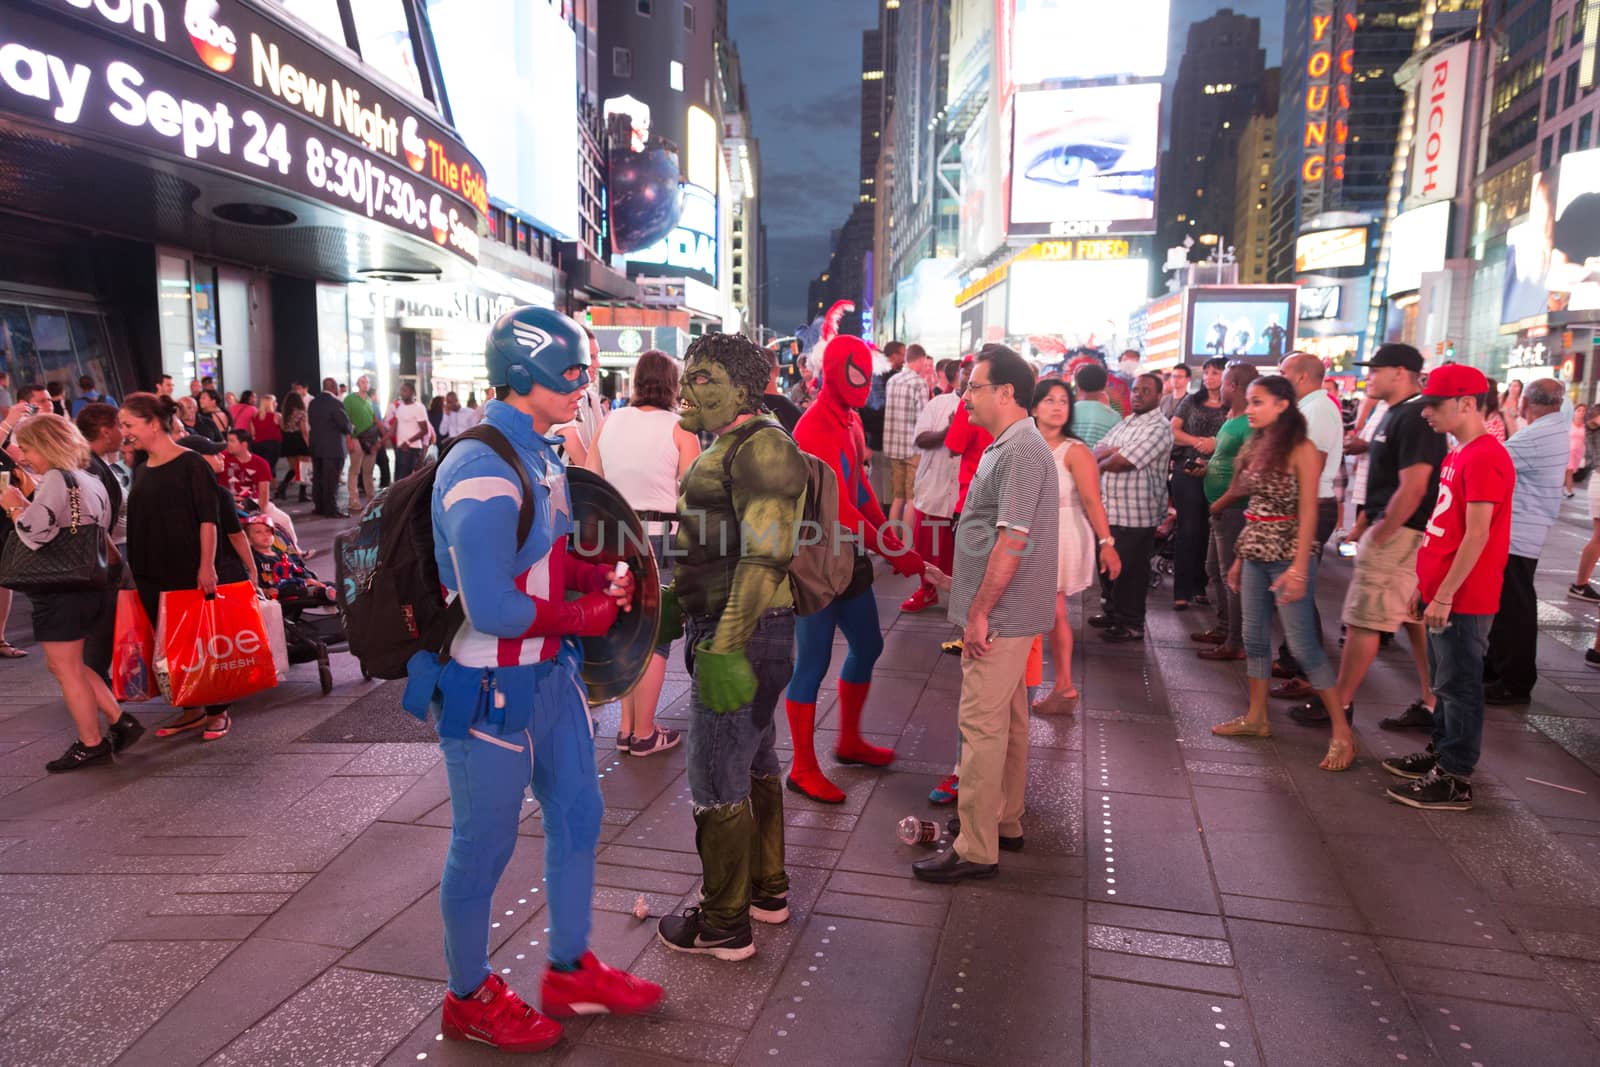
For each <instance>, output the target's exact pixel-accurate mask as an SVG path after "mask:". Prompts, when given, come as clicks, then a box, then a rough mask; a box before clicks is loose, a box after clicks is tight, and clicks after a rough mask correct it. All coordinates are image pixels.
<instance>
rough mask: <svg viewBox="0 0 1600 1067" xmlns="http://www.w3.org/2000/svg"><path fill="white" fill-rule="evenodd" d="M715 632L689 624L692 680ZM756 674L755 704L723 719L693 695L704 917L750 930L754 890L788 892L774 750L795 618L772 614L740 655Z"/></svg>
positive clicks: (691, 745)
mask: <svg viewBox="0 0 1600 1067" xmlns="http://www.w3.org/2000/svg"><path fill="white" fill-rule="evenodd" d="M715 631H716V620H715V619H711V618H707V617H704V616H689V617H687V618H685V619H684V637H685V644H686V646H687V648H688V652H687V653H686V655H687V657H689V658H690V664H689V671H690V673H691V674H693V673H694V662H693V659H692V657H693V654H694V651H693V650H694V647H695V646H696V645H698V644H699V643H700V642H702V641H707V640H709V639H710V638H711V635H712V634H713V633H714V632H715ZM744 652H745V655H746V656H747V657H748V658H749V660H750V667H751V669H752V670H753V671H754V672H755V676H756V695H755V697H754V698H753V699H752V700H751V701H750V703H748V704H746V705H744V706H743V707H741V708H737V709H735V710H733V711H730V712H728V713H726V714H722V715H719V714H717V713H716V712H714V711H711V710H710V709H708V708H706V707H705V705H703V704H701V703H700V694H699V689H698V688H695V689H693V690H692V691H691V695H690V698H689V739H688V742H687V744H686V745H685V747H686V748H687V749H688V752H689V768H688V770H689V795H690V797H691V799H692V800H693V801H694V821H695V846H696V850H697V851H698V852H699V853H700V864H701V867H702V875H703V878H704V889H703V891H702V897H701V912H702V915H703V918H704V920H705V922H706V923H708V924H709V925H710V926H712V927H714V928H717V929H721V930H728V929H740V928H743V927H744V926H746V925H748V923H749V921H750V920H749V907H750V896H751V893H752V892H754V893H755V894H757V895H759V896H763V897H781V896H783V895H784V894H786V893H787V892H788V891H789V876H788V873H787V872H786V870H785V868H784V862H783V779H782V777H781V775H782V774H783V765H782V764H781V763H780V762H779V761H778V753H777V750H776V748H775V747H774V743H775V741H776V736H777V730H776V727H775V726H774V724H773V714H774V712H775V711H776V710H777V706H778V700H779V699H780V698H781V697H782V696H783V691H784V688H785V687H786V686H787V685H788V684H789V675H790V674H791V673H792V671H793V669H794V612H793V611H792V610H790V609H787V608H785V609H782V610H779V611H769V612H767V613H766V614H765V615H763V616H762V617H761V620H760V622H758V623H757V624H756V629H755V633H753V634H751V635H750V640H749V642H748V643H747V644H746V645H745V648H744Z"/></svg>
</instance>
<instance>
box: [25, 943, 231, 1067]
mask: <svg viewBox="0 0 1600 1067" xmlns="http://www.w3.org/2000/svg"><path fill="white" fill-rule="evenodd" d="M232 949H233V943H231V942H227V941H128V942H120V943H116V944H110V945H107V946H105V947H104V948H102V949H101V950H100V951H99V952H97V953H96V954H95V955H94V956H92V957H90V958H89V959H88V960H86V961H85V962H84V963H83V964H82V965H81V966H79V967H76V968H74V969H73V970H72V971H70V972H68V973H65V974H58V975H56V976H55V979H54V981H52V982H51V983H50V985H48V986H45V987H43V988H41V989H38V990H35V995H34V996H33V997H31V998H30V1000H31V1002H32V1003H31V1004H30V1006H29V1007H27V1008H24V1009H23V1010H22V1011H20V1012H18V1013H17V1014H16V1015H13V1016H11V1017H10V1018H9V1019H7V1020H6V1023H5V1030H6V1041H5V1046H6V1051H5V1056H6V1059H7V1060H8V1061H10V1062H14V1063H19V1064H20V1063H63V1064H68V1063H70V1064H84V1065H89V1064H106V1063H111V1062H112V1061H113V1060H115V1059H116V1058H117V1057H118V1056H119V1055H121V1053H122V1051H123V1050H124V1049H126V1048H127V1047H128V1046H129V1045H130V1044H132V1043H133V1041H134V1040H135V1039H136V1038H137V1037H138V1036H139V1034H140V1033H142V1032H143V1031H144V1030H145V1029H146V1028H148V1027H149V1026H151V1025H152V1024H153V1023H154V1022H155V1021H156V1020H157V1019H158V1018H159V1017H160V1016H161V1015H162V1013H163V1012H165V1011H166V1009H167V1008H168V1007H169V1006H171V1005H172V1004H174V1003H176V1002H177V1001H178V1000H179V999H180V998H181V997H182V996H183V995H184V994H185V993H187V992H188V991H189V989H190V988H191V987H193V986H194V985H195V984H196V983H197V982H199V981H200V980H201V978H203V977H204V976H205V974H206V972H208V971H210V970H211V969H212V968H213V967H215V966H216V965H217V963H218V962H220V961H221V960H222V958H223V957H224V956H226V955H227V954H228V953H229V952H230V951H231V950H232Z"/></svg>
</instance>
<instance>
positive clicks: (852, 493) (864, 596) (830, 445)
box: [785, 305, 922, 804]
mask: <svg viewBox="0 0 1600 1067" xmlns="http://www.w3.org/2000/svg"><path fill="white" fill-rule="evenodd" d="M846 306H848V305H846ZM842 310H843V309H842V308H841V307H840V306H839V305H835V307H834V309H833V310H832V311H831V312H830V313H829V321H830V323H832V322H837V319H838V315H839V314H841V313H842ZM871 384H872V349H871V348H869V347H868V346H867V343H866V342H865V341H863V340H862V339H861V338H859V337H851V336H849V335H846V334H841V335H838V336H835V337H832V338H831V339H829V340H828V341H827V343H826V345H825V347H824V348H823V352H822V390H821V392H820V394H819V395H818V396H817V400H816V402H815V403H813V404H812V405H811V406H810V407H809V408H807V409H806V412H805V414H803V415H801V416H800V422H799V423H798V424H797V425H796V426H795V429H794V439H795V443H796V444H797V445H799V446H800V448H801V450H803V451H805V452H809V453H810V454H811V455H813V456H816V457H817V458H818V459H820V460H822V461H823V462H824V463H826V464H828V465H829V466H830V467H832V468H833V473H834V477H835V478H837V479H838V482H839V522H840V523H841V524H842V525H843V526H844V527H845V529H846V530H848V531H849V532H850V533H851V534H852V535H854V536H855V538H857V540H858V542H859V544H860V545H864V546H866V548H868V549H871V550H872V551H873V552H876V553H878V554H879V555H881V556H883V557H884V558H885V559H887V560H888V561H889V563H890V565H891V566H892V567H894V570H895V573H896V574H900V575H903V576H906V577H920V576H921V574H922V557H920V556H919V555H917V553H916V552H914V551H912V550H911V549H910V548H908V547H907V546H906V545H905V544H904V543H902V542H901V540H900V538H899V537H898V536H897V535H896V533H895V531H894V530H893V529H892V528H890V527H891V526H892V525H893V524H889V523H886V522H885V519H884V515H883V509H882V508H881V507H879V506H878V498H877V497H876V496H875V495H874V494H873V492H872V485H871V483H870V482H868V481H867V472H866V469H865V467H866V454H867V443H866V436H865V434H864V433H863V431H862V428H861V419H860V416H858V415H857V414H856V409H857V408H859V407H861V406H862V405H863V404H865V403H866V402H867V391H868V389H869V388H870V387H871ZM835 629H838V630H842V631H844V636H845V641H846V642H847V643H848V645H849V651H848V652H847V653H846V655H845V660H844V666H843V667H842V668H841V669H840V671H839V740H838V743H837V745H836V747H835V748H834V758H836V759H837V760H838V761H839V762H840V763H862V764H866V765H867V766H870V767H887V766H888V765H889V764H890V763H891V762H893V760H894V750H892V749H887V748H880V747H879V746H877V745H872V744H868V743H867V741H866V739H865V738H863V737H862V736H861V711H862V708H863V707H864V706H865V705H866V702H867V693H868V692H869V691H870V690H871V688H872V667H873V664H875V663H876V662H877V661H878V656H879V655H880V654H881V653H882V652H883V634H882V632H881V631H880V630H879V628H878V602H877V600H876V599H875V598H874V597H873V595H872V563H871V561H870V560H869V559H868V557H867V555H866V554H865V553H864V552H862V551H861V550H860V548H859V547H858V548H857V551H856V561H855V576H854V578H853V579H852V580H851V582H850V587H849V588H848V589H846V590H845V592H844V593H843V594H841V595H840V596H839V597H838V598H837V599H836V600H834V601H833V603H831V604H829V605H828V606H827V607H826V608H824V609H823V610H821V611H818V612H815V613H813V614H811V615H806V616H803V617H802V618H799V619H797V620H796V621H795V639H796V642H795V643H796V646H797V650H796V655H795V665H794V677H793V679H791V680H790V682H789V694H788V700H787V702H786V707H785V710H786V711H787V712H788V715H789V734H790V737H791V739H792V740H793V743H794V764H793V766H792V767H791V768H790V771H789V782H788V785H789V788H790V789H792V790H794V791H795V792H797V793H802V794H804V795H806V796H808V797H810V798H812V799H813V800H820V801H822V802H823V803H826V804H841V803H843V802H844V792H843V791H842V790H841V789H840V788H839V787H838V786H836V785H834V784H833V783H832V782H830V781H829V780H828V778H827V776H826V775H824V774H823V773H822V768H821V767H820V766H818V764H817V753H816V746H815V743H814V740H813V737H814V734H815V731H816V724H817V690H818V688H819V687H820V686H821V685H822V679H823V676H824V675H826V674H827V673H828V667H829V665H830V663H831V661H832V659H833V634H834V631H835Z"/></svg>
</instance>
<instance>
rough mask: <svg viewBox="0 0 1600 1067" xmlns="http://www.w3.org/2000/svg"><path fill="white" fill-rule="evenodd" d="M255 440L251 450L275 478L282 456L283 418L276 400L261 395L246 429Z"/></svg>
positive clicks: (267, 394)
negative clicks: (265, 462) (264, 462)
mask: <svg viewBox="0 0 1600 1067" xmlns="http://www.w3.org/2000/svg"><path fill="white" fill-rule="evenodd" d="M247 429H249V431H250V434H251V436H252V437H253V438H254V439H255V441H254V443H253V444H252V445H251V449H252V450H253V451H254V452H255V454H256V455H258V456H260V457H261V458H262V459H264V460H266V461H267V469H268V470H270V471H272V472H273V477H274V478H276V477H277V470H278V457H279V456H281V455H282V454H283V418H282V416H280V415H279V414H278V398H277V397H275V396H273V395H272V394H271V393H262V394H261V396H260V398H259V399H257V400H256V413H255V416H254V417H253V418H252V419H251V421H250V425H249V426H248V427H247Z"/></svg>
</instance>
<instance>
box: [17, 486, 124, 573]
mask: <svg viewBox="0 0 1600 1067" xmlns="http://www.w3.org/2000/svg"><path fill="white" fill-rule="evenodd" d="M62 473H63V474H64V475H65V476H66V478H67V497H68V499H69V500H70V501H71V502H72V518H71V520H70V523H69V525H67V526H65V527H63V528H62V529H60V530H58V531H56V535H55V537H54V538H52V539H51V540H49V541H46V542H45V543H44V544H43V545H40V546H39V547H38V548H36V549H35V548H29V547H28V546H27V545H26V544H24V543H23V541H22V538H21V537H20V536H17V535H13V536H12V537H11V538H10V539H9V540H8V541H7V542H6V547H5V551H4V553H0V587H3V588H6V589H13V590H15V591H17V592H19V593H27V594H28V595H29V596H35V595H39V594H50V593H83V592H93V591H95V590H100V589H108V588H110V587H111V585H112V582H113V575H112V561H113V560H114V559H116V549H115V547H113V546H112V544H111V537H110V535H109V534H108V533H107V532H106V530H105V527H103V526H101V525H100V524H99V523H90V524H88V525H84V524H83V522H82V515H81V512H80V499H79V495H78V480H77V477H76V475H74V474H73V473H71V472H70V471H63V472H62ZM116 562H117V563H119V564H120V562H121V561H120V560H119V559H118V560H116Z"/></svg>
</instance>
